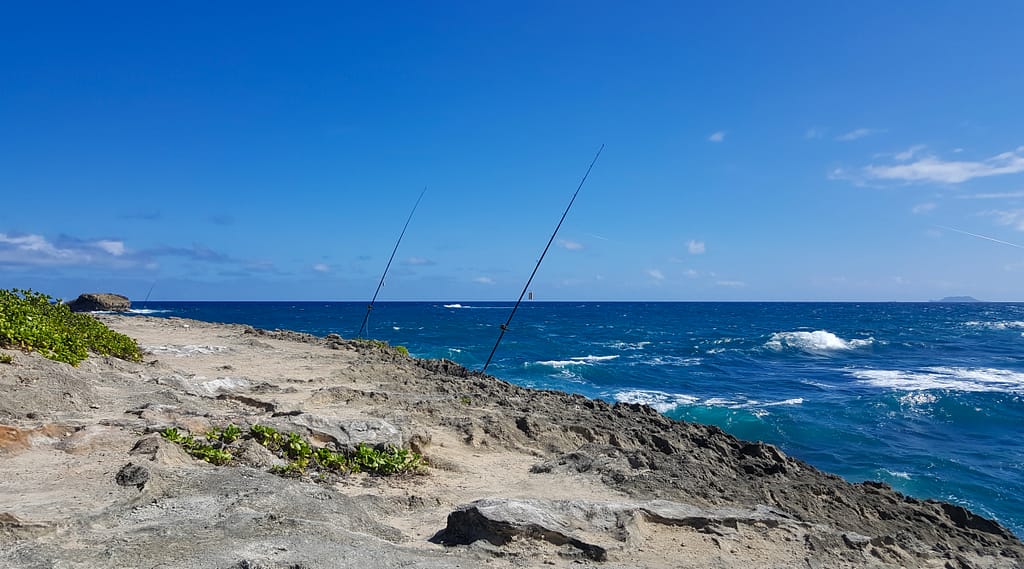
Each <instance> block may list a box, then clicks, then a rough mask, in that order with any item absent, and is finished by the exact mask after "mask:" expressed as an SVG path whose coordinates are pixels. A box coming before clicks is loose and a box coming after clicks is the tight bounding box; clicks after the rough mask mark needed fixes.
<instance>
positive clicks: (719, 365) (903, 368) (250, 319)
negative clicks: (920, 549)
mask: <svg viewBox="0 0 1024 569" xmlns="http://www.w3.org/2000/svg"><path fill="white" fill-rule="evenodd" d="M511 306H512V305H511V303H493V302H462V303H456V302H450V303H444V302H378V303H377V304H376V305H375V307H374V310H373V311H372V313H371V315H370V319H369V326H368V330H367V332H365V333H364V336H365V337H370V338H376V339H380V340H385V341H387V342H390V343H391V344H393V345H398V344H400V345H404V346H406V347H407V348H408V349H409V351H410V353H411V354H412V355H414V356H417V357H421V358H448V359H451V360H454V361H456V362H458V363H460V364H462V365H464V366H466V367H468V368H471V369H480V368H481V367H482V365H483V363H484V362H485V361H486V359H487V356H488V354H489V353H490V351H491V348H492V347H493V346H494V343H495V340H496V339H497V336H498V333H499V327H500V325H501V324H502V323H504V322H505V320H506V319H507V318H508V314H509V310H510V309H511ZM136 308H137V310H136V312H138V313H144V314H151V315H154V316H179V317H184V318H195V319H198V320H206V321H211V322H234V323H244V324H249V325H252V326H256V327H259V328H266V329H275V328H281V329H290V330H297V331H302V332H308V333H311V334H316V335H321V336H322V335H326V334H329V333H338V334H340V335H342V336H343V337H346V338H349V337H354V336H355V335H356V333H357V332H358V330H359V325H360V323H361V322H362V320H363V316H364V315H365V313H366V304H365V303H358V302H152V301H151V302H148V303H145V304H144V305H137V307H136ZM488 373H490V374H492V375H495V376H497V377H499V378H501V379H504V380H506V381H510V382H513V383H517V384H520V385H525V386H529V387H536V388H542V389H557V390H560V391H567V392H574V393H580V394H583V395H586V396H588V397H593V398H600V399H604V400H607V401H612V402H614V401H627V402H641V403H646V404H648V405H651V406H653V407H654V408H656V409H658V410H659V411H661V412H662V413H664V414H666V415H668V416H670V417H673V418H676V419H683V420H687V421H696V422H702V423H710V424H713V425H717V426H719V427H721V428H722V429H724V430H725V431H727V432H729V433H732V434H734V435H736V436H737V437H741V438H744V439H750V440H760V441H765V442H768V443H772V444H774V445H777V446H778V447H779V448H781V449H782V450H783V451H784V452H786V453H787V454H789V455H792V456H794V457H796V458H799V459H801V460H804V461H805V462H808V463H810V464H812V465H814V466H816V467H818V468H820V469H822V470H826V471H828V472H832V473H835V474H839V475H840V476H843V477H844V478H846V479H847V480H850V481H853V482H859V481H863V480H879V481H883V482H886V483H888V484H890V485H892V486H893V487H894V488H896V489H897V490H899V491H900V492H903V493H905V494H908V495H910V496H914V497H918V498H936V499H940V500H945V501H949V502H953V503H956V504H961V505H964V506H966V507H968V508H970V509H971V510H973V511H975V512H977V513H979V514H981V515H984V516H986V517H990V518H994V519H996V520H998V521H999V522H1001V523H1002V524H1003V525H1005V526H1006V527H1008V528H1010V529H1011V530H1013V531H1014V532H1015V533H1016V534H1017V535H1018V536H1024V436H1022V435H1024V400H1022V396H1024V304H1004V303H998V304H996V303H991V304H990V303H970V304H967V303H964V304H947V303H760V302H749V303H715V302H695V303H685V302H683V303H676V302H673V303H644V302H564V303H563V302H557V303H556V302H527V303H524V304H522V305H521V306H520V308H519V310H518V312H517V313H516V316H515V319H514V320H513V322H512V325H511V326H510V327H509V330H508V332H507V333H506V335H505V338H504V340H503V341H502V343H501V345H500V346H499V347H498V350H497V353H496V354H495V357H494V360H493V361H492V363H491V365H490V367H489V368H488Z"/></svg>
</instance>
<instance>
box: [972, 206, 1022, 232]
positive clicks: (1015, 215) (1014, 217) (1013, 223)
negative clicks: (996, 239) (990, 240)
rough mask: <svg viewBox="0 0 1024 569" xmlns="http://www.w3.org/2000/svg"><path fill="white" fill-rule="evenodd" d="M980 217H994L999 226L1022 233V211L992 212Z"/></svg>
mask: <svg viewBox="0 0 1024 569" xmlns="http://www.w3.org/2000/svg"><path fill="white" fill-rule="evenodd" d="M982 215H985V216H988V217H994V218H995V220H996V223H998V224H999V225H1009V226H1010V227H1013V228H1014V229H1016V230H1017V231H1024V209H1011V210H992V211H986V212H983V213H982Z"/></svg>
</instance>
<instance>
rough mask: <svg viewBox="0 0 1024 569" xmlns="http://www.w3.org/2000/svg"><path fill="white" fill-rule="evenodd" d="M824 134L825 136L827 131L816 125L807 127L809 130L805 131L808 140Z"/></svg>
mask: <svg viewBox="0 0 1024 569" xmlns="http://www.w3.org/2000/svg"><path fill="white" fill-rule="evenodd" d="M823 136H825V131H824V130H823V129H820V128H818V127H816V126H812V127H811V128H809V129H807V132H805V133H804V138H806V139H808V140H812V139H816V138H821V137H823Z"/></svg>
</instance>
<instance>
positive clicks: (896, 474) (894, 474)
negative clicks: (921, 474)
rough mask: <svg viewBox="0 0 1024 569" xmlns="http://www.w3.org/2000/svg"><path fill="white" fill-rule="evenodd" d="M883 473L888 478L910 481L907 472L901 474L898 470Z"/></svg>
mask: <svg viewBox="0 0 1024 569" xmlns="http://www.w3.org/2000/svg"><path fill="white" fill-rule="evenodd" d="M883 472H885V473H886V474H888V475H889V476H892V477H893V478H902V479H904V480H910V473H909V472H903V471H900V470H883Z"/></svg>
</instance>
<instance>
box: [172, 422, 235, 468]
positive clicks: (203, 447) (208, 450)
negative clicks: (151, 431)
mask: <svg viewBox="0 0 1024 569" xmlns="http://www.w3.org/2000/svg"><path fill="white" fill-rule="evenodd" d="M207 435H209V433H207ZM160 436H162V437H163V438H165V439H167V440H169V441H171V442H172V443H177V444H179V445H181V448H183V449H184V450H185V452H187V453H188V454H190V455H192V456H194V457H196V458H198V459H200V460H205V461H206V462H209V463H210V464H216V465H218V466H222V465H225V464H227V463H229V462H231V460H232V459H233V458H234V457H233V456H232V455H231V453H230V452H228V451H226V450H224V449H223V448H218V446H222V443H221V442H220V441H219V440H218V441H214V442H215V443H216V445H217V446H215V445H213V444H210V443H209V442H207V443H203V442H200V441H197V440H196V439H195V437H193V436H192V435H190V434H188V433H186V434H182V433H180V432H179V431H178V429H176V428H174V427H168V428H166V429H164V430H162V431H160ZM211 440H213V439H210V438H209V436H207V441H211Z"/></svg>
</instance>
